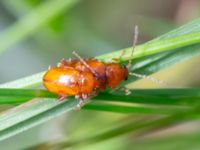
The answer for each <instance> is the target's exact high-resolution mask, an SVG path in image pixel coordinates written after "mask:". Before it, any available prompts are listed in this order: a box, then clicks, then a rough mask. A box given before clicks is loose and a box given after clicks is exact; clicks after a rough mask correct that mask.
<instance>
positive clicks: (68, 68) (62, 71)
mask: <svg viewBox="0 0 200 150" xmlns="http://www.w3.org/2000/svg"><path fill="white" fill-rule="evenodd" d="M83 61H84V62H82V61H80V60H78V59H74V60H61V62H60V63H59V65H58V66H57V67H53V68H50V69H49V70H48V71H47V72H46V74H45V75H44V77H43V83H44V86H45V87H46V88H47V89H48V90H49V91H50V92H53V93H55V94H58V95H59V99H64V98H66V97H68V96H75V97H76V98H78V99H81V100H87V99H89V98H91V97H93V96H95V95H96V94H98V92H99V91H102V90H104V89H105V88H107V87H109V88H115V87H116V86H118V85H119V84H120V82H121V81H123V80H125V79H127V76H128V69H127V68H126V67H125V66H122V65H120V64H117V63H103V62H101V61H99V60H97V59H85V60H83Z"/></svg>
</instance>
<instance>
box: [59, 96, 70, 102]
mask: <svg viewBox="0 0 200 150" xmlns="http://www.w3.org/2000/svg"><path fill="white" fill-rule="evenodd" d="M67 97H68V95H58V100H59V101H63V100H64V99H66V98H67Z"/></svg>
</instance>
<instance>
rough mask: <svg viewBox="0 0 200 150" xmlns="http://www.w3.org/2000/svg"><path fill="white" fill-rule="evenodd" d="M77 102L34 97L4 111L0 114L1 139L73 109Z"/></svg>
mask: <svg viewBox="0 0 200 150" xmlns="http://www.w3.org/2000/svg"><path fill="white" fill-rule="evenodd" d="M77 104H78V101H77V100H69V101H63V102H58V101H54V100H48V99H34V100H32V101H30V102H29V103H25V104H23V105H20V106H18V107H15V108H13V109H11V110H9V111H7V112H4V113H3V114H1V115H0V122H1V124H0V141H1V140H4V139H6V138H9V137H10V136H13V135H15V134H17V133H20V132H22V131H25V130H27V129H29V128H31V127H34V126H36V125H38V124H40V123H42V122H45V121H47V120H50V119H52V118H54V117H56V116H58V115H61V114H63V113H66V112H68V111H71V110H72V109H73V108H74V106H76V105H77ZM41 106H42V107H41Z"/></svg>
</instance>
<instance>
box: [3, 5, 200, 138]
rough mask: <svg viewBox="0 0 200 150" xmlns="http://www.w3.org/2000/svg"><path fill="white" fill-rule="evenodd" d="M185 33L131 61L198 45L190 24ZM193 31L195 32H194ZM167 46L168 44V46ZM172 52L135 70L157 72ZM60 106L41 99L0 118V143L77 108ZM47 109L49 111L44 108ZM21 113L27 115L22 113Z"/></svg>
mask: <svg viewBox="0 0 200 150" xmlns="http://www.w3.org/2000/svg"><path fill="white" fill-rule="evenodd" d="M55 3H56V2H55ZM197 22H199V20H197ZM184 29H185V30H188V32H187V33H188V34H186V35H184V34H183V35H178V34H177V36H172V37H171V38H166V39H161V40H155V41H154V40H152V41H150V42H148V43H147V44H143V45H141V46H138V47H140V48H141V47H142V48H141V52H139V50H138V51H137V52H136V53H135V55H134V57H133V58H135V57H138V58H139V57H144V56H150V55H152V54H153V53H158V52H164V51H168V52H169V51H170V50H171V49H174V48H178V47H183V48H186V47H185V46H186V45H188V46H189V45H191V44H194V43H198V42H199V32H196V33H192V32H193V30H192V29H191V24H189V26H188V27H187V25H186V26H184ZM194 30H195V31H196V28H194ZM30 31H32V30H30ZM178 31H179V30H178ZM174 32H175V31H174ZM173 34H174V33H173ZM168 36H169V35H168ZM169 37H170V36H169ZM188 38H190V39H188ZM168 42H170V44H169V43H168ZM168 44H169V45H168ZM147 48H148V49H149V51H148V49H147ZM137 49H138V48H137ZM196 51H200V49H199V48H197V49H196ZM174 52H175V51H171V53H166V55H163V56H162V57H161V56H160V54H159V58H157V59H154V61H153V62H152V61H149V62H148V63H146V64H145V65H143V67H139V68H137V69H138V70H139V69H141V70H142V69H143V70H145V69H146V68H148V69H149V68H150V69H152V68H154V70H153V71H157V70H158V69H162V68H161V66H159V64H160V63H161V62H162V61H164V60H165V63H163V64H162V65H165V64H166V63H168V62H167V61H169V60H170V59H168V58H173V57H178V53H174ZM189 52H190V53H191V52H192V51H191V50H190V51H189V49H188V48H187V52H186V53H185V54H184V56H185V58H191V56H190V53H189ZM179 54H180V53H179ZM197 54H198V53H195V54H194V55H193V56H192V57H194V56H196V55H197ZM119 55H120V51H118V52H114V53H110V54H108V55H102V56H100V57H98V58H101V59H104V60H106V61H108V60H109V59H111V58H113V57H116V56H119ZM108 56H109V57H108ZM152 57H154V56H152ZM163 57H164V58H165V59H163V60H162V59H161V58H163ZM129 58H130V50H128V51H127V53H126V55H125V57H124V60H125V59H126V60H127V59H129ZM154 58H155V57H154ZM149 59H151V57H149ZM158 62H159V64H157V63H158ZM176 62H179V60H175V61H173V64H175V63H176ZM140 63H142V61H140ZM156 69H157V70H156ZM41 77H42V73H39V74H37V75H36V76H35V75H34V76H31V77H27V78H25V79H26V80H24V78H23V79H20V80H17V81H14V82H10V83H8V84H3V85H0V87H2V88H3V87H4V88H25V87H31V86H33V85H38V84H40V83H41V81H42V80H41ZM26 82H27V83H26ZM129 82H130V81H129ZM75 102H76V103H75ZM63 104H66V106H65V107H68V109H64V108H63V107H59V106H60V105H61V104H60V103H56V102H55V101H46V100H45V99H41V101H40V102H39V104H35V105H34V104H31V105H28V106H26V108H23V107H21V106H19V107H21V109H17V110H15V111H14V112H13V113H11V114H10V113H4V114H2V115H1V116H0V124H4V121H6V124H5V125H2V126H1V128H0V129H1V130H0V137H1V139H5V138H8V137H10V136H13V135H15V134H17V133H19V132H22V131H24V130H27V129H29V128H31V127H33V126H35V125H37V124H39V123H42V122H44V121H46V120H48V119H49V118H53V117H55V116H57V115H59V114H62V113H64V112H68V111H70V110H72V109H73V108H74V107H75V105H76V104H77V101H73V100H72V101H66V102H63ZM24 105H26V103H25V104H24ZM47 105H48V106H49V107H47ZM24 112H26V113H24ZM14 114H17V117H18V118H22V120H16V119H15V118H16V115H14ZM50 116H51V117H50ZM9 129H12V130H9ZM10 131H11V132H10Z"/></svg>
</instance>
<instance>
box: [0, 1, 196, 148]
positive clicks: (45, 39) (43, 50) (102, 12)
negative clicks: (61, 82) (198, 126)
mask: <svg viewBox="0 0 200 150" xmlns="http://www.w3.org/2000/svg"><path fill="white" fill-rule="evenodd" d="M65 1H69V2H70V1H71V4H70V8H68V6H67V4H65V2H64V0H58V1H57V2H56V0H43V1H40V0H17V1H16V0H2V1H0V53H1V55H0V68H1V69H0V74H1V77H0V82H1V83H4V82H8V81H11V80H14V79H18V78H21V77H24V76H28V75H32V74H35V73H37V72H41V71H44V70H46V69H47V68H48V66H49V65H52V66H53V65H56V64H57V62H58V61H59V60H60V59H62V58H66V59H67V58H70V57H72V54H71V53H72V51H73V50H76V51H77V52H78V53H79V54H80V55H81V56H82V57H94V56H97V55H100V54H104V53H108V52H111V51H115V50H118V49H123V48H126V47H130V46H131V45H132V39H133V29H134V25H136V24H137V25H138V26H139V34H140V35H139V41H138V44H139V43H143V42H145V41H148V40H150V39H153V38H155V37H157V36H159V35H162V34H163V33H166V32H168V31H170V30H172V29H174V28H176V27H177V26H180V25H182V24H185V23H186V22H188V21H191V20H193V19H195V18H198V17H199V16H200V12H199V8H200V7H199V6H200V5H199V3H200V1H199V0H176V1H175V0H167V1H166V0H149V1H146V0H101V1H100V0H79V1H74V2H73V0H65ZM54 3H55V4H54ZM51 4H52V5H51ZM44 5H45V7H42V8H43V9H44V8H45V12H44V11H41V9H40V10H38V9H39V8H40V7H41V6H44ZM56 8H58V10H56ZM34 11H40V12H41V16H40V19H39V20H37V19H35V16H34V15H35V14H34ZM49 16H51V17H49ZM24 20H25V22H26V25H23V26H20V24H21V22H22V21H24ZM199 63H200V61H199V58H196V59H193V60H190V61H187V62H185V63H182V64H178V65H176V66H172V67H170V68H167V69H165V70H162V71H160V72H159V73H156V74H155V77H158V78H161V79H163V80H165V81H167V82H169V83H172V84H174V85H177V86H199V83H200V79H199V78H198V76H199V73H200V68H198V64H199ZM194 68H195V69H194ZM185 76H187V79H185ZM131 86H133V87H137V88H144V87H158V85H155V84H153V83H150V82H148V81H137V82H135V83H134V84H133V85H131ZM134 117H136V116H134ZM121 119H128V118H126V115H124V114H117V113H106V112H94V111H89V110H87V111H86V110H81V111H77V112H71V113H68V114H67V115H63V116H61V117H58V118H56V119H54V120H51V121H49V122H47V123H44V124H42V125H40V126H37V127H34V128H32V129H31V130H28V131H26V132H23V133H21V134H19V135H16V136H14V137H12V138H9V139H7V140H4V141H2V142H0V147H1V148H0V149H3V150H6V149H8V150H12V149H22V148H25V147H29V146H31V145H36V144H39V143H42V142H49V141H54V140H63V139H73V138H77V137H84V136H85V135H88V134H90V133H93V132H98V130H102V129H105V128H106V127H107V126H109V125H111V124H117V123H118V122H119V121H120V120H121ZM193 124H195V123H193ZM185 126H186V127H188V126H189V125H185ZM185 126H184V125H183V127H177V129H169V131H163V132H164V133H162V132H161V133H158V134H155V135H149V136H150V137H151V139H152V142H153V143H155V141H153V139H154V138H155V139H156V138H160V137H161V136H160V135H173V130H176V132H177V133H178V132H179V130H180V132H181V131H182V130H184V127H185ZM189 127H190V126H189ZM192 128H194V125H193V126H192ZM152 137H153V138H152ZM167 141H168V143H163V141H162V140H161V141H159V143H158V144H155V145H154V146H152V145H151V144H149V143H151V142H149V139H148V136H147V137H141V136H139V137H137V136H136V137H135V136H131V135H128V136H122V137H119V138H115V139H111V140H107V141H105V142H101V143H98V144H93V145H90V146H86V147H84V146H80V147H76V148H71V149H80V150H84V149H86V150H90V149H91V150H92V149H99V150H101V149H105V150H122V149H127V150H129V149H130V150H131V149H136V150H139V149H160V146H162V147H163V148H164V147H165V148H166V149H173V148H174V147H176V146H177V145H178V144H179V143H178V140H177V145H176V144H175V145H170V146H171V147H170V146H169V143H170V141H171V142H173V141H174V140H173V138H169V139H168V140H167ZM144 143H145V144H144ZM162 143H163V144H162ZM165 145H167V146H165Z"/></svg>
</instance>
